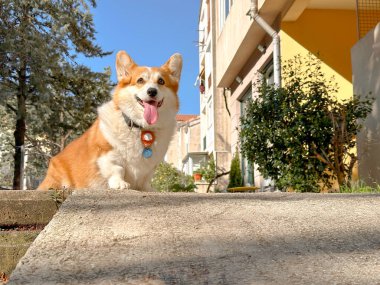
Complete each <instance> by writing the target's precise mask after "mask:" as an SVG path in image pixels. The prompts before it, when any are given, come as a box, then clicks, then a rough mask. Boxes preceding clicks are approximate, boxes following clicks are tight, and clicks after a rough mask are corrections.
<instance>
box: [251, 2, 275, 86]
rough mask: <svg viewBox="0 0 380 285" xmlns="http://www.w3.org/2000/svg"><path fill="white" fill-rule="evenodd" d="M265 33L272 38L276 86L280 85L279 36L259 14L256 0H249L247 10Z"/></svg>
mask: <svg viewBox="0 0 380 285" xmlns="http://www.w3.org/2000/svg"><path fill="white" fill-rule="evenodd" d="M247 15H248V16H250V17H251V19H253V20H254V21H255V22H256V23H257V24H258V25H259V26H260V27H261V28H262V29H263V30H264V31H265V32H266V33H268V34H269V35H270V36H271V37H272V39H273V75H274V85H275V87H276V88H279V87H281V49H280V47H281V46H280V36H279V35H278V33H277V32H276V31H275V30H274V29H273V28H272V27H271V26H270V25H269V24H268V23H267V22H266V21H265V20H264V19H263V18H262V17H261V16H260V15H259V13H258V5H257V0H251V8H250V10H249V11H248V12H247Z"/></svg>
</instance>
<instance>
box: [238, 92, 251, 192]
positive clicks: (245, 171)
mask: <svg viewBox="0 0 380 285" xmlns="http://www.w3.org/2000/svg"><path fill="white" fill-rule="evenodd" d="M251 99H252V88H251V87H250V88H249V89H248V90H247V91H246V92H245V94H244V95H243V97H241V99H240V115H241V116H244V115H245V114H246V108H247V105H248V103H249V101H250V100H251ZM241 173H242V175H243V182H244V185H249V186H252V185H254V172H253V164H252V163H251V162H250V161H248V160H247V159H246V158H245V157H242V158H241Z"/></svg>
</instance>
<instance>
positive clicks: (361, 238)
mask: <svg viewBox="0 0 380 285" xmlns="http://www.w3.org/2000/svg"><path fill="white" fill-rule="evenodd" d="M379 237H380V231H379V229H374V230H373V232H371V233H370V234H369V233H363V232H361V231H358V232H351V233H345V232H334V233H327V232H326V233H322V234H321V235H315V236H292V235H289V236H274V237H273V238H272V239H267V240H265V241H263V240H258V239H257V238H255V237H251V238H250V237H245V239H243V240H241V239H237V240H235V241H233V239H229V240H218V239H215V240H207V241H204V242H207V244H206V245H208V246H209V247H215V248H214V250H213V251H211V252H210V251H207V252H206V251H205V252H203V253H202V252H199V250H198V248H199V245H200V244H202V242H203V241H199V240H198V241H194V240H192V239H191V237H189V238H188V239H187V240H186V241H184V242H185V244H184V246H185V245H186V246H187V249H186V250H185V252H182V253H183V255H182V256H181V254H182V253H181V252H178V256H173V255H168V254H165V253H164V252H161V253H163V255H156V254H155V252H154V250H153V251H152V246H153V247H154V248H165V247H167V245H166V244H165V241H161V240H160V239H157V240H155V241H151V242H149V243H147V244H146V246H142V247H139V249H138V250H133V249H125V246H124V245H115V247H116V248H118V246H120V249H119V253H118V255H116V256H115V255H112V253H110V250H108V247H107V246H105V247H104V248H100V249H99V248H98V249H97V250H98V252H97V256H98V257H99V258H98V259H94V258H93V254H91V252H85V251H82V252H81V254H82V255H79V254H76V255H71V256H70V260H69V261H68V260H67V259H66V261H65V262H63V263H59V262H54V263H53V264H52V263H48V264H45V265H44V266H39V267H38V268H35V269H34V270H35V271H34V272H29V273H30V274H28V277H27V278H28V284H338V283H339V284H377V281H378V280H379V279H378V278H379V275H378V271H377V275H376V270H378V265H379V261H380V258H379V254H380V252H379V251H380V239H379ZM230 242H233V245H234V246H233V248H231V247H229V244H230ZM161 243H162V244H161ZM206 245H205V246H206ZM123 248H124V250H123ZM61 250H62V252H61V253H60V254H61V256H66V258H67V255H66V251H69V250H70V248H61ZM113 252H115V250H113ZM147 252H151V253H152V255H151V257H150V258H149V255H147ZM157 253H158V252H157ZM191 253H193V254H191ZM52 254H53V253H52ZM52 258H53V259H55V260H59V259H60V256H55V257H54V256H53V257H52ZM65 263H66V264H65ZM67 264H72V265H71V266H67ZM376 264H377V265H376ZM25 273H26V272H25ZM41 280H43V281H44V282H43V283H41ZM144 280H145V281H147V280H149V281H150V283H144V282H145V281H144ZM376 280H377V281H376ZM13 281H14V282H11V283H10V284H24V283H18V281H17V280H13ZM155 282H156V283H155Z"/></svg>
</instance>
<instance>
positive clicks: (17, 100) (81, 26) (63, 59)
mask: <svg viewBox="0 0 380 285" xmlns="http://www.w3.org/2000/svg"><path fill="white" fill-rule="evenodd" d="M90 6H92V7H95V6H96V1H94V0H91V1H87V2H86V1H84V0H71V1H65V0H57V1H48V0H18V1H15V0H14V1H11V0H3V1H1V2H0V66H1V68H0V92H1V93H0V102H1V104H3V105H4V106H6V107H7V108H8V109H9V110H11V111H12V112H13V114H14V116H15V118H16V123H15V131H14V142H15V143H14V151H15V154H14V177H13V188H14V189H20V188H21V183H22V181H21V179H22V175H23V169H24V166H23V158H24V152H25V137H26V134H27V125H28V127H29V126H30V124H27V120H28V119H29V118H30V114H29V113H28V112H29V109H30V106H38V105H41V104H44V102H46V101H47V100H48V98H49V96H50V95H51V94H53V93H54V92H56V93H57V94H60V93H59V90H60V88H57V85H58V83H57V82H62V83H67V85H68V86H69V85H70V84H69V83H70V81H69V79H67V78H65V79H63V77H65V74H66V69H67V66H73V65H74V64H75V56H76V54H78V53H82V54H84V55H85V56H88V57H96V56H104V55H107V54H108V53H106V52H104V51H103V50H102V49H101V48H100V47H99V46H97V45H96V44H95V43H94V40H95V29H94V23H93V19H92V15H91V13H90ZM72 71H73V72H74V71H75V69H72ZM76 74H77V75H80V73H76ZM57 75H61V76H62V77H59V76H58V77H57ZM71 78H72V77H71ZM61 95H64V94H61Z"/></svg>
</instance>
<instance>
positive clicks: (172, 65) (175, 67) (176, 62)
mask: <svg viewBox="0 0 380 285" xmlns="http://www.w3.org/2000/svg"><path fill="white" fill-rule="evenodd" d="M163 66H165V67H167V68H168V69H169V71H170V74H171V75H172V76H173V77H174V78H175V79H177V80H178V81H179V79H180V78H181V71H182V55H180V54H179V53H175V54H173V55H172V56H171V57H170V58H169V60H168V61H167V62H166V63H165V64H164V65H163Z"/></svg>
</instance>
